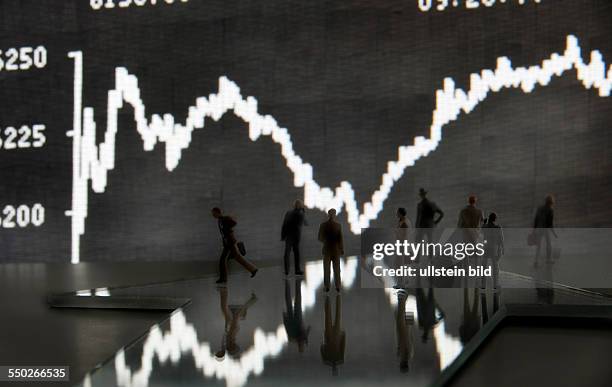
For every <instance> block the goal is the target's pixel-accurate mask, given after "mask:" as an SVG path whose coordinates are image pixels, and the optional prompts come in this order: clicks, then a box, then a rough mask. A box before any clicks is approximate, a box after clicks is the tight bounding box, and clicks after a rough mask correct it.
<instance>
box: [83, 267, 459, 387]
mask: <svg viewBox="0 0 612 387" xmlns="http://www.w3.org/2000/svg"><path fill="white" fill-rule="evenodd" d="M359 270H360V266H359V261H358V258H356V257H352V258H349V259H347V260H346V261H341V272H342V273H343V280H342V283H343V285H342V287H343V289H345V290H348V289H350V288H351V287H353V285H354V283H355V280H356V279H357V273H358V271H359ZM305 274H306V275H305V277H304V278H305V281H304V282H303V283H302V286H301V294H302V309H303V311H304V312H307V311H309V310H310V309H312V308H313V307H314V305H315V300H316V293H317V291H319V289H320V287H321V285H322V284H323V264H322V262H321V261H314V262H309V263H307V264H306V266H305ZM384 291H385V293H386V294H385V296H386V297H387V299H388V300H389V303H390V305H395V303H396V302H397V300H396V296H395V290H394V289H392V288H385V289H384ZM406 310H410V311H411V312H413V313H414V314H415V317H416V318H417V319H418V315H417V307H416V299H415V298H414V296H412V295H410V296H408V298H407V300H406ZM168 329H169V330H168V331H166V332H163V331H162V330H161V328H160V327H159V326H158V325H155V326H153V328H151V329H150V330H149V332H148V334H147V337H146V338H145V339H144V340H143V349H142V355H141V363H140V364H141V367H140V369H139V370H137V371H132V370H131V369H130V368H129V366H128V365H127V364H126V359H125V351H124V349H121V350H119V351H118V352H117V354H116V355H115V358H114V366H115V367H114V369H115V373H116V378H117V380H116V383H117V385H118V386H120V387H146V386H148V385H149V378H150V376H151V372H153V362H154V360H155V358H157V359H158V360H159V362H161V363H166V362H167V361H171V362H172V363H174V364H176V363H177V362H178V361H180V359H181V358H183V357H185V356H187V357H190V358H193V361H194V363H195V367H196V368H197V369H198V370H199V371H200V372H201V373H202V375H203V376H205V377H207V378H213V377H214V378H216V379H220V380H225V383H226V386H227V387H241V386H244V385H245V384H246V383H247V381H248V378H249V376H250V375H259V374H261V373H262V372H263V370H264V362H265V360H266V359H269V358H274V357H276V356H278V355H279V354H280V353H281V352H282V351H283V349H284V348H285V347H286V345H287V344H288V342H289V341H288V337H287V333H286V332H285V328H284V327H283V324H280V325H279V326H278V328H277V329H276V330H275V331H273V332H270V333H265V332H264V331H263V330H262V329H260V328H257V329H255V332H254V333H253V345H252V346H251V347H250V348H249V349H247V350H245V351H244V352H243V353H242V354H241V356H240V358H239V359H232V358H231V357H228V358H225V359H224V360H223V361H222V362H219V361H217V360H216V359H215V355H214V351H213V349H212V348H211V344H210V343H208V342H201V341H199V339H198V334H197V331H196V328H195V327H194V325H193V324H191V323H189V322H187V320H186V316H185V314H184V312H183V311H182V310H180V309H179V310H177V311H175V312H174V313H173V314H172V316H171V317H170V324H169V327H168ZM433 333H434V338H435V340H434V343H435V345H436V350H437V352H438V357H439V359H440V366H441V369H444V368H446V366H448V365H449V364H450V363H451V362H452V361H453V360H454V359H455V358H456V357H457V355H459V353H460V352H461V349H462V345H461V342H460V341H459V339H458V338H454V337H452V336H451V335H450V334H448V333H447V332H446V327H445V322H444V321H442V322H441V323H440V324H439V325H437V326H436V327H435V328H434V332H433ZM93 385H94V383H93V382H92V377H91V376H90V375H89V374H88V375H86V377H85V382H84V387H92V386H93Z"/></svg>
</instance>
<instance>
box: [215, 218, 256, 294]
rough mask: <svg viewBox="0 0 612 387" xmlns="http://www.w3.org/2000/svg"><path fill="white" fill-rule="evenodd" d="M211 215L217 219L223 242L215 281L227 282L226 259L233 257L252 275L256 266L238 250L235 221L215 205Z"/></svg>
mask: <svg viewBox="0 0 612 387" xmlns="http://www.w3.org/2000/svg"><path fill="white" fill-rule="evenodd" d="M211 213H212V216H213V217H214V218H215V219H217V225H218V227H219V232H220V233H221V241H222V242H223V251H222V252H221V256H220V257H219V279H218V280H217V283H225V282H227V261H228V259H229V258H234V260H236V262H238V263H239V264H241V265H242V266H243V267H244V268H245V269H247V270H248V271H249V272H250V273H251V277H254V276H255V274H256V273H257V267H256V266H255V265H253V264H252V263H251V262H249V261H248V260H247V259H245V258H244V257H243V256H242V254H240V251H239V250H238V240H237V239H236V236H235V235H234V227H235V226H236V224H237V223H236V221H235V220H234V219H233V218H232V217H231V216H225V215H223V212H222V211H221V209H220V208H218V207H215V208H213V209H212V210H211Z"/></svg>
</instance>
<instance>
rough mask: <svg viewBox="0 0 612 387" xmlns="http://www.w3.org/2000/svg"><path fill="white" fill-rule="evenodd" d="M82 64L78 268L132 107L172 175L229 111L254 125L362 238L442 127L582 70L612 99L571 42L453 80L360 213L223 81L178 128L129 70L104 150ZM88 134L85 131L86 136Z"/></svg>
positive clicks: (78, 63)
mask: <svg viewBox="0 0 612 387" xmlns="http://www.w3.org/2000/svg"><path fill="white" fill-rule="evenodd" d="M69 56H70V57H71V58H73V59H74V65H75V69H74V92H75V98H74V128H73V130H71V131H70V132H68V135H69V136H71V137H73V191H72V209H71V210H70V211H67V215H69V216H71V217H72V219H71V220H72V231H71V232H72V249H71V250H72V251H71V254H72V262H73V263H76V262H79V261H80V250H79V247H80V237H81V236H82V235H83V234H84V233H85V219H86V218H87V212H88V209H87V205H88V192H89V191H88V188H89V186H88V182H89V181H91V187H92V189H93V191H94V192H96V193H102V192H104V191H105V189H106V184H107V175H108V171H110V170H112V169H113V168H114V166H115V136H116V133H117V112H118V111H119V109H121V108H122V107H123V105H124V102H125V103H127V104H129V105H130V106H131V107H132V108H133V110H134V120H135V121H136V130H137V131H138V133H139V134H140V136H141V138H142V140H143V147H144V150H145V151H151V150H153V148H154V147H155V145H156V144H157V143H158V142H161V143H164V144H165V146H166V168H167V169H168V170H169V171H172V170H173V169H174V168H176V167H177V165H178V163H179V161H180V159H181V155H182V151H183V150H184V149H186V148H188V147H189V144H190V142H191V136H192V133H193V131H194V130H196V129H202V128H203V127H204V124H205V119H206V118H212V119H213V120H214V121H218V120H219V119H221V117H223V115H225V114H226V113H227V112H228V111H230V110H231V111H232V112H233V113H234V115H235V116H237V117H238V118H240V119H242V120H243V121H244V122H245V123H246V124H248V129H249V138H250V139H251V140H252V141H256V140H257V139H258V138H259V137H261V136H269V137H271V138H272V141H274V142H275V143H276V144H278V145H280V148H281V155H282V156H283V158H284V159H285V161H286V164H287V167H288V168H289V170H291V172H292V173H293V177H294V178H293V184H294V186H295V187H304V204H305V205H306V206H307V207H308V208H316V209H319V210H322V211H326V210H328V209H329V208H336V209H337V210H338V211H341V210H342V209H343V208H344V209H345V210H346V212H347V219H348V222H349V224H350V229H351V231H352V232H353V233H355V234H359V233H360V232H361V229H362V228H367V227H368V226H369V224H370V222H371V221H372V220H374V219H376V218H377V217H378V214H379V213H380V212H381V211H382V209H383V204H384V202H385V200H386V199H387V197H388V196H389V193H390V192H391V189H392V188H393V186H394V185H395V183H396V182H397V181H398V180H399V179H400V178H401V177H402V175H403V174H404V172H405V170H406V169H407V168H408V167H411V166H413V165H414V164H415V162H416V161H417V160H419V159H420V158H422V157H426V156H427V155H429V154H430V153H431V152H432V151H434V150H435V149H436V148H437V147H438V145H439V143H440V141H441V140H442V128H443V127H444V126H445V125H447V124H449V123H450V122H452V121H455V120H456V119H457V118H458V116H459V115H460V114H461V113H462V112H463V113H465V114H469V113H470V112H471V111H473V110H474V108H475V107H476V106H477V105H478V104H479V103H481V102H483V101H484V100H485V99H486V98H487V96H488V95H489V93H491V92H493V93H497V92H499V91H501V90H502V89H509V88H519V87H520V88H521V89H522V90H523V92H525V93H530V92H532V91H533V90H534V88H535V86H536V85H541V86H546V85H548V84H549V83H550V81H551V79H552V78H553V76H556V77H559V76H561V75H562V74H563V73H565V72H566V71H569V70H571V69H575V70H576V75H577V79H578V80H579V81H580V82H581V83H582V85H583V86H584V87H585V88H587V89H591V88H595V89H597V90H598V91H599V96H601V97H608V96H610V91H611V89H612V66H610V67H609V68H608V69H607V68H606V64H605V63H604V61H603V58H602V54H601V53H600V52H599V51H597V50H594V51H592V52H591V57H590V63H588V64H586V63H585V62H584V61H583V60H582V56H581V48H580V45H579V42H578V39H577V38H576V37H575V36H573V35H568V36H567V45H566V48H565V51H564V52H563V53H562V54H559V53H553V54H552V55H551V56H550V57H549V58H548V59H545V60H543V61H542V63H541V64H540V65H534V66H531V67H516V68H513V67H512V64H511V62H510V59H508V58H507V57H499V58H498V59H497V68H496V69H495V70H490V69H485V70H482V71H481V72H480V73H473V74H471V75H470V88H469V90H468V91H467V92H466V91H464V90H463V89H461V88H457V87H455V82H454V80H453V79H452V78H445V79H444V81H443V88H442V89H439V90H437V91H436V93H435V94H436V106H435V109H434V111H433V115H432V123H431V126H430V129H429V137H424V136H416V137H414V139H413V143H412V144H410V145H402V146H400V147H399V148H398V156H397V159H396V160H392V161H389V162H388V163H387V169H386V171H385V173H384V174H383V175H382V177H381V183H380V186H379V187H378V188H377V190H376V191H375V192H374V193H373V195H372V197H371V199H370V201H368V202H366V203H364V205H363V209H362V211H361V212H360V210H359V208H358V205H357V202H356V200H355V191H354V190H353V188H352V186H351V184H350V183H349V182H348V181H342V182H341V183H340V184H339V185H338V186H337V187H336V188H335V189H332V188H330V187H322V186H320V185H319V184H318V183H317V182H316V181H315V179H314V175H313V168H312V165H310V164H309V163H306V162H304V160H303V159H302V158H301V157H300V156H299V155H298V154H296V152H295V150H294V149H293V144H292V142H291V136H290V134H289V131H288V130H287V129H286V128H283V127H281V126H279V124H278V123H277V122H276V120H275V119H274V118H273V117H272V116H270V115H262V114H260V113H259V112H258V109H257V100H256V99H255V98H254V97H246V98H244V97H243V96H242V95H241V94H240V88H239V87H238V85H236V84H235V83H234V82H232V81H231V80H229V79H228V78H226V77H225V76H222V77H220V78H219V90H218V92H217V93H216V94H214V93H213V94H210V95H209V96H208V97H199V98H197V99H196V103H195V105H194V106H190V107H189V108H188V115H187V119H186V121H185V123H184V124H181V123H176V122H175V121H174V117H173V116H172V115H170V114H164V115H163V116H161V115H159V114H153V115H152V116H151V119H150V120H148V119H147V116H146V114H145V105H144V103H143V101H142V98H141V96H140V89H139V87H138V79H137V78H136V76H134V75H131V74H129V73H128V71H127V69H126V68H124V67H117V68H116V70H115V88H114V89H112V90H110V91H109V92H108V106H107V120H106V122H107V127H106V132H105V134H104V141H103V142H102V143H101V144H100V145H97V144H96V123H95V121H94V109H93V108H91V107H85V108H81V101H82V85H83V75H82V66H83V59H82V52H80V51H74V52H71V53H69ZM606 70H607V73H606ZM81 129H82V130H81Z"/></svg>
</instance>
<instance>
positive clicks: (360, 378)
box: [81, 258, 612, 387]
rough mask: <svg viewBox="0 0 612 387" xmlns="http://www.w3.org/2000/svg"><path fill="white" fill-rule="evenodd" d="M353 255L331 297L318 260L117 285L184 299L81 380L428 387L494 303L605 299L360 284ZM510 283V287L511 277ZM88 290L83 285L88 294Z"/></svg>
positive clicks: (527, 289) (528, 285)
mask: <svg viewBox="0 0 612 387" xmlns="http://www.w3.org/2000/svg"><path fill="white" fill-rule="evenodd" d="M360 270H361V269H360V268H359V263H358V260H357V258H349V259H347V260H346V261H344V262H343V264H342V270H341V272H342V284H343V288H342V291H341V293H340V294H338V293H336V291H335V290H332V291H330V292H329V293H325V292H324V291H323V286H322V283H323V266H322V263H321V262H320V261H314V262H310V263H308V264H307V265H306V267H305V276H304V277H292V276H290V277H288V278H286V277H285V276H284V275H283V274H282V273H281V271H280V269H279V268H276V267H274V268H266V269H261V270H260V272H259V273H258V274H257V276H256V277H255V278H254V279H250V278H249V277H248V275H247V274H242V273H239V274H235V275H232V276H230V280H229V282H228V284H227V286H224V287H218V286H216V285H215V283H214V280H213V279H201V280H191V281H181V282H174V283H168V284H162V285H152V286H146V287H134V288H124V289H111V290H108V289H99V290H98V291H94V292H93V293H94V294H98V296H100V297H106V296H109V295H110V296H111V297H112V296H113V295H132V296H147V297H149V296H164V297H190V298H191V299H192V302H191V303H190V304H189V305H187V306H185V307H184V308H181V309H178V310H176V311H175V312H174V313H173V314H172V315H171V317H170V318H169V319H168V320H166V321H164V322H162V323H160V324H158V325H155V326H153V327H152V328H151V329H150V330H149V331H148V332H147V333H146V334H145V335H144V336H143V337H142V338H141V339H140V340H138V341H137V342H135V343H133V344H132V345H129V346H128V347H126V348H123V349H121V350H120V351H118V352H117V354H116V356H115V357H114V358H113V359H111V360H109V361H108V362H106V363H105V364H104V365H103V366H102V367H101V368H99V369H97V370H95V371H92V372H91V373H89V374H88V375H87V376H86V378H85V380H84V381H83V382H82V383H81V385H82V386H122V387H127V386H174V385H181V386H183V385H185V386H192V385H193V386H195V385H219V386H223V385H224V386H227V387H242V386H245V385H254V386H257V385H266V386H287V385H295V386H299V385H303V386H313V385H328V384H330V383H332V382H333V383H334V384H336V385H350V386H357V387H358V386H373V385H378V384H383V383H384V384H385V385H386V386H396V385H398V386H399V385H401V386H428V385H430V384H431V383H432V382H434V381H435V379H436V378H437V377H438V376H439V374H440V372H441V370H443V369H444V368H445V367H447V366H448V365H449V364H450V363H451V362H452V361H453V360H454V359H455V358H456V357H457V356H458V354H459V353H460V352H461V351H462V348H463V347H464V345H465V343H467V342H468V341H469V340H470V339H471V338H472V337H473V336H474V335H475V334H476V333H477V332H478V330H479V329H480V328H481V327H482V326H483V324H485V323H486V322H487V321H488V320H489V319H490V318H491V316H492V315H493V314H494V313H495V311H496V310H497V309H498V308H499V307H500V306H501V305H502V304H504V303H521V304H525V303H543V304H546V303H548V304H552V303H555V304H610V303H612V302H610V299H609V298H604V297H599V296H597V295H595V294H591V293H588V292H581V291H576V290H573V289H571V288H565V287H555V288H553V289H535V288H534V287H533V283H532V282H531V280H530V279H528V278H526V277H521V276H513V275H511V274H505V273H502V280H501V283H502V284H503V283H504V281H506V282H507V281H523V282H524V285H525V286H524V288H523V289H517V288H516V287H519V286H514V287H515V288H513V289H504V288H503V286H502V287H501V288H500V289H497V290H495V291H494V290H493V289H486V290H481V289H427V288H426V289H406V290H395V289H367V288H361V286H360V285H359V277H360V273H359V271H360ZM515 285H516V284H515ZM89 294H90V293H87V292H85V293H83V295H84V296H89Z"/></svg>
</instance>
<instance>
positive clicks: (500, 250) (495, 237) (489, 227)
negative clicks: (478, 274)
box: [482, 212, 504, 289]
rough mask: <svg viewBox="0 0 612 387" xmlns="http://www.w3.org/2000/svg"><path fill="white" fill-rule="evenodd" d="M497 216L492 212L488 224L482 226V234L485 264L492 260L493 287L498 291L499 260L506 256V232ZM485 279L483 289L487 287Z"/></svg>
mask: <svg viewBox="0 0 612 387" xmlns="http://www.w3.org/2000/svg"><path fill="white" fill-rule="evenodd" d="M496 221H497V214H496V213H495V212H492V213H490V214H489V217H488V219H487V223H485V225H484V226H482V232H483V235H484V240H485V254H484V257H483V258H484V262H483V263H484V264H485V265H486V264H487V260H489V259H490V260H491V267H492V271H493V287H494V289H497V285H498V283H499V260H500V258H501V257H502V256H503V255H504V231H503V229H502V227H501V226H499V225H498V224H497V223H495V222H496ZM484 285H485V278H484V277H483V280H482V287H483V288H484V287H485V286H484Z"/></svg>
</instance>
